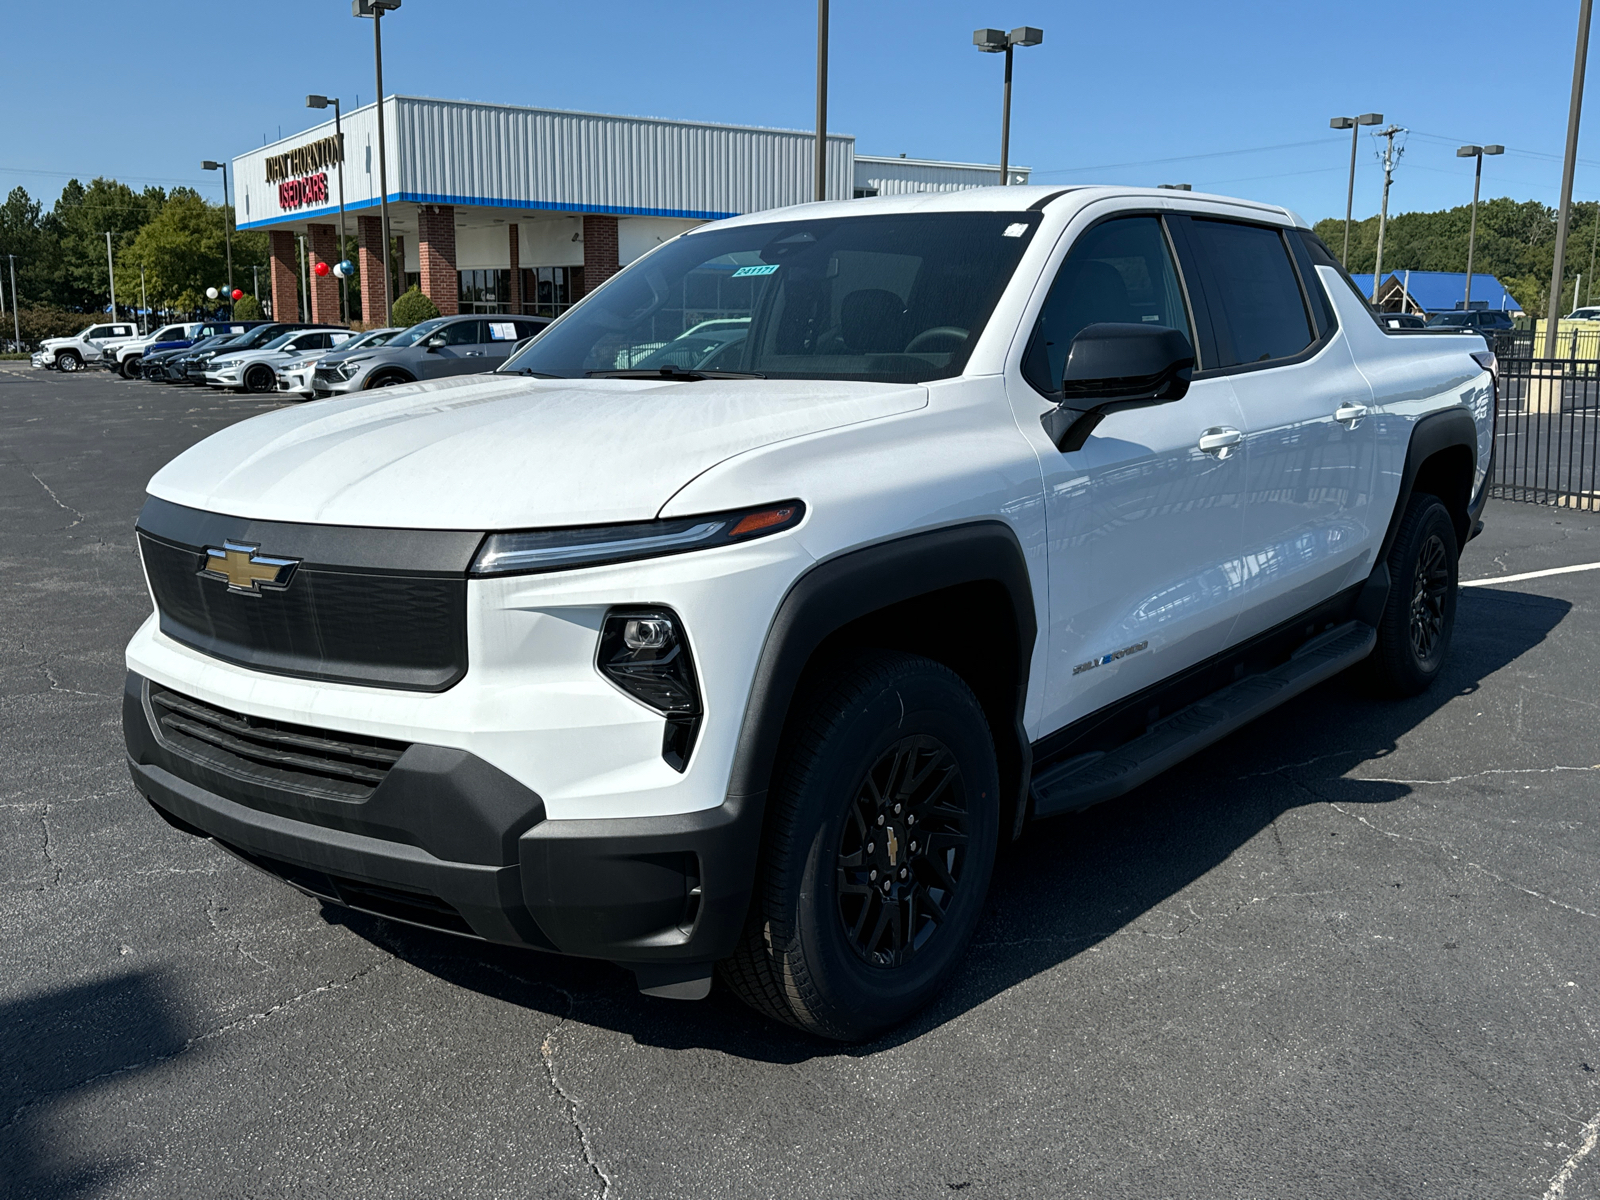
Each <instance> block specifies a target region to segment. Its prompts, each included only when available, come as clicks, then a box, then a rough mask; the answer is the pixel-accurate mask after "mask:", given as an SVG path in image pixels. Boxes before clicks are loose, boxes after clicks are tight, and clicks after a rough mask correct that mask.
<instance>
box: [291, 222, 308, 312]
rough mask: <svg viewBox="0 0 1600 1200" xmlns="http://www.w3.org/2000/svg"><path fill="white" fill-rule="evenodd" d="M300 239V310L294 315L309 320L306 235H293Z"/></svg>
mask: <svg viewBox="0 0 1600 1200" xmlns="http://www.w3.org/2000/svg"><path fill="white" fill-rule="evenodd" d="M294 236H295V237H296V238H298V239H299V241H300V311H299V312H298V313H296V314H295V315H296V316H298V317H299V318H300V319H301V320H302V321H307V322H309V321H310V320H311V279H310V277H309V276H308V275H307V274H306V235H305V234H303V233H297V234H295V235H294Z"/></svg>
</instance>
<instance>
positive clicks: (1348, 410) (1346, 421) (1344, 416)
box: [1333, 404, 1367, 429]
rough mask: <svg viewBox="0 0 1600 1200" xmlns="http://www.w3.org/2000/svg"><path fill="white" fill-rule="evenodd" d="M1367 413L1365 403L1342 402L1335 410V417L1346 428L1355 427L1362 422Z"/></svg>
mask: <svg viewBox="0 0 1600 1200" xmlns="http://www.w3.org/2000/svg"><path fill="white" fill-rule="evenodd" d="M1366 415H1367V406H1366V405H1365V404H1341V405H1340V406H1339V407H1338V408H1336V409H1334V410H1333V419H1334V420H1335V421H1337V422H1339V424H1341V425H1343V426H1344V427H1345V428H1346V429H1354V428H1355V427H1356V426H1357V425H1359V424H1361V418H1362V417H1364V416H1366Z"/></svg>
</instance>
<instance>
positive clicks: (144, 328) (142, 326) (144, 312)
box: [139, 263, 150, 334]
mask: <svg viewBox="0 0 1600 1200" xmlns="http://www.w3.org/2000/svg"><path fill="white" fill-rule="evenodd" d="M149 313H150V302H149V301H148V300H146V299H145V292H144V264H143V263H140V264H139V332H140V333H141V334H145V333H149V332H150V326H149V324H148V321H149Z"/></svg>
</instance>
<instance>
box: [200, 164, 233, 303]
mask: <svg viewBox="0 0 1600 1200" xmlns="http://www.w3.org/2000/svg"><path fill="white" fill-rule="evenodd" d="M200 169H201V170H202V171H221V172H222V241H223V244H224V245H225V246H226V247H227V249H228V295H229V296H232V295H233V201H232V200H230V199H228V164H227V163H225V162H212V161H211V160H210V159H209V158H208V159H206V161H205V162H203V163H201V164H200Z"/></svg>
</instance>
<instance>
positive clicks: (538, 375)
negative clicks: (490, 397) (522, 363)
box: [495, 367, 566, 379]
mask: <svg viewBox="0 0 1600 1200" xmlns="http://www.w3.org/2000/svg"><path fill="white" fill-rule="evenodd" d="M495 374H496V375H526V376H528V377H529V378H531V379H565V378H566V376H564V375H552V374H550V372H548V371H535V370H534V369H533V368H532V367H519V368H518V369H517V370H515V371H496V372H495Z"/></svg>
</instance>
